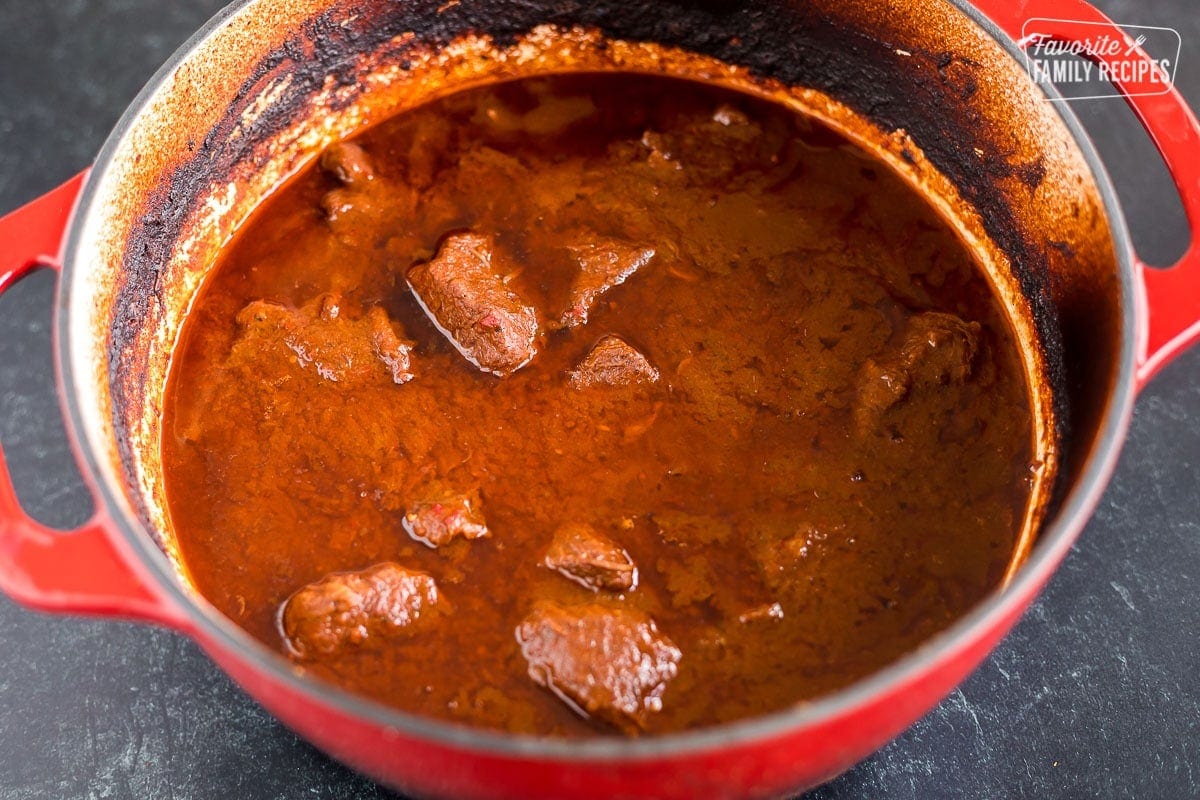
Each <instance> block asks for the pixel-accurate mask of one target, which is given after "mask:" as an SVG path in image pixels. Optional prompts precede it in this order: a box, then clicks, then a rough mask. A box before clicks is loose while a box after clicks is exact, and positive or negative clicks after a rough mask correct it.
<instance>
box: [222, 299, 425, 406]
mask: <svg viewBox="0 0 1200 800" xmlns="http://www.w3.org/2000/svg"><path fill="white" fill-rule="evenodd" d="M237 324H238V328H239V329H240V331H239V334H238V338H237V339H236V340H235V341H234V344H233V348H232V350H231V351H230V356H229V362H228V365H229V366H232V367H238V366H241V367H245V368H247V369H250V370H252V371H253V372H255V373H256V374H258V375H259V376H262V377H264V378H265V379H267V380H271V379H272V377H277V378H278V379H279V380H284V379H286V373H284V372H281V370H280V367H279V363H278V360H279V359H280V357H283V358H285V359H286V360H287V361H290V362H292V363H294V364H297V365H298V366H299V367H300V368H301V369H304V370H312V371H313V372H315V373H316V374H317V375H319V376H320V377H321V378H322V379H324V380H326V381H328V382H330V383H334V384H338V385H339V386H342V387H346V388H351V387H361V386H366V385H369V384H371V383H387V382H391V383H396V384H403V383H407V382H408V381H410V380H412V378H413V371H412V364H411V360H410V355H411V352H412V347H413V344H412V342H410V341H407V340H406V339H404V338H403V336H402V335H401V334H398V333H397V330H396V328H397V326H396V325H395V323H393V322H392V321H391V320H390V319H388V316H387V313H386V312H385V311H384V310H383V309H382V308H380V307H378V306H373V307H372V308H370V309H369V310H368V311H367V312H366V313H365V314H361V315H360V314H357V313H354V312H352V311H349V310H348V309H346V308H343V303H342V299H341V297H340V296H339V295H337V294H324V295H321V296H319V297H317V298H315V299H313V300H311V301H309V302H308V303H305V304H304V305H303V306H301V307H300V308H292V307H290V306H285V305H281V304H279V303H273V302H270V301H267V300H256V301H254V302H252V303H250V304H249V305H247V306H246V307H245V308H243V309H242V310H241V311H240V312H239V313H238V315H237ZM276 382H277V381H276Z"/></svg>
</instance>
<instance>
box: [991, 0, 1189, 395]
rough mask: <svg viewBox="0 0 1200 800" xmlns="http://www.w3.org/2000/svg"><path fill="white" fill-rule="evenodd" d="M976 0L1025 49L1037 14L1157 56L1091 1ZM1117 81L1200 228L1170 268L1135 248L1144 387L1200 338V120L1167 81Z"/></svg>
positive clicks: (1065, 32) (1046, 26) (1065, 31)
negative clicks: (1106, 29)
mask: <svg viewBox="0 0 1200 800" xmlns="http://www.w3.org/2000/svg"><path fill="white" fill-rule="evenodd" d="M975 5H976V7H978V8H979V9H980V10H981V11H982V12H983V13H984V14H985V15H987V16H988V17H990V18H991V20H992V21H993V22H994V23H995V24H996V25H998V26H999V27H1000V28H1001V29H1002V30H1004V32H1005V33H1007V34H1008V35H1009V36H1011V37H1012V38H1013V39H1014V40H1015V41H1016V42H1017V44H1018V45H1020V46H1021V47H1022V48H1025V47H1028V46H1030V45H1031V44H1033V41H1034V40H1033V38H1032V37H1030V36H1027V32H1026V30H1025V25H1026V23H1027V22H1028V21H1029V20H1031V19H1037V20H1038V30H1039V31H1047V32H1049V33H1051V34H1052V36H1053V38H1055V39H1058V40H1061V41H1064V42H1072V41H1078V38H1079V36H1078V31H1079V28H1078V26H1075V27H1072V26H1071V25H1070V22H1095V23H1102V24H1107V25H1112V26H1113V28H1112V31H1111V33H1112V35H1113V36H1114V38H1119V40H1120V41H1121V42H1122V43H1123V45H1124V48H1128V49H1130V51H1132V50H1136V52H1137V53H1139V54H1140V55H1141V57H1142V58H1145V59H1149V56H1148V55H1146V53H1145V52H1144V51H1142V49H1141V48H1140V46H1138V44H1137V43H1136V42H1135V41H1134V40H1133V39H1131V38H1130V37H1129V36H1128V34H1126V33H1125V31H1124V30H1122V29H1121V28H1119V27H1117V26H1116V25H1115V24H1113V22H1112V20H1110V19H1109V18H1108V17H1107V16H1105V15H1104V14H1103V13H1101V12H1100V11H1098V10H1097V9H1096V8H1094V7H1093V6H1091V5H1090V4H1089V3H1087V2H1085V1H1084V0H1016V1H1015V2H1014V0H975ZM1064 20H1065V21H1067V23H1066V24H1062V21H1064ZM1100 58H1101V60H1106V61H1107V60H1111V59H1112V57H1111V56H1109V57H1105V56H1101V57H1100ZM1114 74H1116V73H1115V71H1114ZM1113 83H1114V84H1115V85H1116V86H1117V87H1118V88H1119V89H1121V91H1122V92H1123V93H1124V94H1125V101H1126V102H1127V103H1128V104H1129V106H1130V107H1131V108H1132V109H1133V112H1134V113H1135V114H1136V115H1137V118H1138V119H1139V120H1140V121H1141V123H1142V125H1143V126H1144V127H1145V128H1146V132H1147V133H1148V134H1149V135H1150V138H1151V140H1152V141H1153V142H1154V145H1155V146H1156V147H1157V148H1158V151H1159V152H1160V153H1161V154H1162V157H1163V161H1164V162H1165V163H1166V165H1167V169H1169V170H1170V172H1171V176H1172V178H1173V179H1174V180H1175V185H1176V186H1177V187H1178V189H1179V196H1180V198H1181V199H1182V200H1183V206H1184V210H1185V212H1186V214H1187V220H1188V225H1189V226H1190V227H1191V231H1192V234H1191V242H1190V244H1189V245H1188V249H1187V252H1186V253H1185V254H1184V255H1183V257H1182V258H1180V259H1179V261H1178V262H1177V263H1176V264H1175V265H1174V266H1172V267H1170V268H1168V269H1154V268H1152V267H1149V266H1147V265H1146V263H1145V262H1144V261H1142V260H1141V259H1140V258H1139V257H1138V256H1137V254H1136V253H1135V254H1134V262H1135V265H1136V268H1137V271H1138V275H1139V277H1140V278H1141V285H1140V286H1139V287H1138V288H1139V291H1140V292H1141V297H1140V298H1138V302H1139V303H1140V304H1141V305H1142V307H1141V310H1142V311H1143V312H1145V313H1142V314H1140V315H1139V318H1140V319H1143V320H1145V328H1144V329H1143V330H1141V331H1139V336H1140V337H1141V338H1140V342H1139V360H1138V370H1137V385H1138V389H1139V390H1141V389H1142V388H1143V387H1144V386H1145V385H1146V384H1147V383H1148V382H1149V381H1150V379H1151V378H1153V377H1154V375H1155V374H1157V372H1158V371H1159V370H1160V369H1162V368H1163V367H1164V366H1166V364H1167V363H1168V362H1170V360H1171V359H1172V358H1174V357H1175V356H1177V355H1179V354H1180V353H1182V352H1183V351H1184V350H1185V349H1186V348H1187V347H1188V346H1190V345H1191V344H1193V343H1195V342H1196V341H1198V340H1200V123H1198V122H1197V120H1196V115H1195V114H1194V113H1193V112H1192V110H1191V109H1190V108H1189V107H1188V104H1187V101H1186V100H1184V98H1183V96H1182V95H1180V93H1179V91H1178V89H1176V88H1175V87H1174V86H1172V87H1171V88H1170V89H1169V90H1168V91H1166V92H1163V91H1162V89H1161V85H1162V84H1161V83H1159V84H1153V83H1150V82H1149V79H1147V80H1146V81H1140V82H1139V81H1121V80H1114V81H1113ZM1143 92H1144V93H1143Z"/></svg>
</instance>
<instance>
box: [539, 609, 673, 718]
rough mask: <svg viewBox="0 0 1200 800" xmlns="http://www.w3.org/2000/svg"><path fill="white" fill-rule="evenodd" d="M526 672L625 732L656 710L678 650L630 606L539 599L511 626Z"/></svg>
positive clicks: (566, 698)
mask: <svg viewBox="0 0 1200 800" xmlns="http://www.w3.org/2000/svg"><path fill="white" fill-rule="evenodd" d="M517 641H518V642H519V643H520V645H521V653H522V654H523V655H524V656H525V661H526V662H527V663H528V665H529V677H530V678H532V679H533V680H534V681H535V682H536V683H538V684H539V685H540V686H544V687H546V688H547V689H549V690H550V691H552V692H554V693H555V694H556V695H558V696H559V697H560V698H562V699H563V700H565V701H566V702H567V703H568V704H570V705H571V706H572V707H574V708H575V709H576V710H577V711H580V712H581V713H583V714H584V715H585V716H587V717H591V718H593V719H597V720H601V721H603V722H606V723H608V724H609V725H612V726H613V727H615V728H617V729H619V730H621V731H623V732H624V733H626V734H629V735H636V734H637V733H638V732H639V731H641V730H642V729H644V728H645V726H646V722H647V720H648V719H649V717H650V716H651V715H652V714H654V713H655V712H657V711H660V710H661V709H662V696H663V692H665V691H666V688H667V684H668V683H669V682H670V681H671V679H672V678H674V677H675V675H676V673H677V671H678V665H679V660H680V658H681V657H682V653H680V651H679V648H678V647H676V646H675V644H674V643H673V642H672V641H671V640H670V639H668V638H667V637H666V636H664V635H663V634H661V633H659V631H658V627H657V626H656V625H655V624H654V621H653V620H652V619H650V618H649V617H648V616H646V615H645V614H643V613H642V612H641V611H637V610H634V609H632V608H610V607H608V606H604V605H600V604H598V603H591V604H588V605H581V606H572V607H565V606H561V605H558V604H556V603H540V604H539V605H538V606H537V607H536V608H535V609H534V610H533V612H532V613H531V614H529V616H527V617H526V618H525V619H524V620H523V621H522V622H521V624H520V626H518V628H517Z"/></svg>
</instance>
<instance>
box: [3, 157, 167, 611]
mask: <svg viewBox="0 0 1200 800" xmlns="http://www.w3.org/2000/svg"><path fill="white" fill-rule="evenodd" d="M87 174H88V173H87V171H86V170H85V171H84V172H82V173H80V174H79V175H76V176H75V177H74V178H72V179H71V180H69V181H67V182H66V183H65V184H63V185H62V186H60V187H58V188H57V189H54V190H53V191H51V192H49V193H48V194H46V195H44V196H43V197H41V198H39V199H37V200H34V201H33V202H32V203H30V204H28V205H26V206H25V207H23V208H19V209H17V210H16V211H14V212H12V213H11V214H9V215H8V216H5V217H2V218H0V294H3V293H4V292H5V291H6V290H7V289H9V288H11V287H12V286H13V285H14V284H15V283H16V282H17V281H19V280H20V279H21V278H22V277H24V276H25V275H28V274H30V273H31V272H34V271H35V270H37V269H42V268H45V269H53V270H55V271H58V270H59V268H60V264H61V262H60V251H61V249H62V244H63V241H62V240H63V235H64V232H65V230H66V227H67V223H68V221H69V220H70V217H71V213H72V211H73V210H74V208H75V203H76V200H77V199H78V197H79V193H80V191H81V190H82V188H83V184H84V182H85V180H86V179H87ZM84 474H85V480H87V481H89V482H90V477H89V476H87V474H86V471H85V473H84ZM91 488H92V489H93V492H92V493H93V496H95V491H94V487H91ZM119 541H120V534H119V533H118V532H117V530H116V527H115V525H114V523H113V522H112V520H111V519H110V518H109V516H108V514H107V512H106V511H105V509H104V507H103V505H101V504H99V503H97V504H96V512H95V514H93V516H92V518H91V519H90V520H88V522H86V523H85V524H84V525H83V526H82V527H80V528H79V529H78V530H75V531H71V532H64V531H56V530H53V529H51V528H47V527H46V526H44V525H41V524H39V523H38V522H36V521H35V520H33V519H32V518H31V517H29V515H27V514H26V513H25V512H24V510H22V508H21V505H20V502H19V501H18V499H17V495H16V491H15V490H14V489H13V484H12V478H11V475H10V473H9V471H8V465H7V464H6V463H5V461H4V451H3V449H0V590H3V592H4V593H5V594H7V595H8V596H9V597H11V598H12V599H14V600H16V601H18V602H20V603H22V604H24V605H27V606H30V607H32V608H36V609H40V610H43V611H57V612H63V613H75V614H91V615H98V616H118V617H126V618H132V619H139V620H144V621H149V622H157V623H161V624H164V625H169V626H172V627H176V628H182V627H184V624H185V623H184V620H185V617H184V615H183V614H182V613H180V612H179V610H178V608H177V606H176V605H175V604H174V603H173V602H172V601H170V600H168V599H166V598H164V597H161V596H160V595H159V594H158V593H157V591H156V590H155V589H154V588H153V583H152V582H151V581H150V580H147V579H145V578H143V576H142V575H141V574H140V573H139V571H138V570H137V569H136V568H135V567H134V566H132V564H133V563H134V562H133V561H132V560H131V559H130V558H128V557H127V556H126V555H125V554H124V553H123V552H122V551H121V550H120V548H119V545H118V544H117V543H118V542H119Z"/></svg>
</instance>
